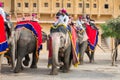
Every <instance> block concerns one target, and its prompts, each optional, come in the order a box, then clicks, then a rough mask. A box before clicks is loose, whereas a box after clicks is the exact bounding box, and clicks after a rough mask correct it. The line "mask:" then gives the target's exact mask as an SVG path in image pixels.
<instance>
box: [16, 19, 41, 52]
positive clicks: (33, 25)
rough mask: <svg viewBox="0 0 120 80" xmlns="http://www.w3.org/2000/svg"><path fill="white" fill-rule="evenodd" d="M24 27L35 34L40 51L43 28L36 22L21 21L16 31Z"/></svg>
mask: <svg viewBox="0 0 120 80" xmlns="http://www.w3.org/2000/svg"><path fill="white" fill-rule="evenodd" d="M22 27H24V28H26V29H29V30H30V31H32V32H33V33H34V34H35V36H36V37H37V48H38V51H39V50H40V49H41V47H42V31H41V29H42V28H41V26H40V25H39V23H38V22H36V21H20V22H18V23H17V26H16V27H15V29H18V28H22Z"/></svg>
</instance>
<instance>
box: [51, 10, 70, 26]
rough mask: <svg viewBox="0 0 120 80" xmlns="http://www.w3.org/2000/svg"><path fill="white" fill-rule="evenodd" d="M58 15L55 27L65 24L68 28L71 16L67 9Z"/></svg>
mask: <svg viewBox="0 0 120 80" xmlns="http://www.w3.org/2000/svg"><path fill="white" fill-rule="evenodd" d="M56 15H57V21H56V22H55V23H54V24H53V25H54V26H57V25H58V24H64V25H65V26H66V27H67V25H68V22H69V16H68V13H67V11H66V10H65V9H62V10H60V11H59V12H58V13H57V14H56Z"/></svg>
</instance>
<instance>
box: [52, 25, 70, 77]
mask: <svg viewBox="0 0 120 80" xmlns="http://www.w3.org/2000/svg"><path fill="white" fill-rule="evenodd" d="M50 38H51V39H52V42H51V43H52V44H51V46H52V47H51V48H52V49H51V50H52V56H51V58H52V69H51V72H50V74H51V75H57V74H58V69H57V67H59V68H60V70H62V71H63V72H68V71H69V68H70V64H71V59H72V58H71V50H72V49H71V48H72V47H71V40H70V37H69V34H68V32H67V29H66V28H64V26H63V25H60V26H59V27H57V28H56V29H52V30H51V34H50Z"/></svg>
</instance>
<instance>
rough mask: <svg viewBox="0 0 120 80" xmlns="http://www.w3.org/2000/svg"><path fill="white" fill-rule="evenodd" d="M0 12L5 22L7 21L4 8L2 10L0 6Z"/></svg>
mask: <svg viewBox="0 0 120 80" xmlns="http://www.w3.org/2000/svg"><path fill="white" fill-rule="evenodd" d="M0 14H1V15H2V17H3V19H4V21H5V22H6V21H7V20H6V15H5V12H4V10H3V9H2V8H1V7H0Z"/></svg>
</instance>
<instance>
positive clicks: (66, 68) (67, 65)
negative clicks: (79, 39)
mask: <svg viewBox="0 0 120 80" xmlns="http://www.w3.org/2000/svg"><path fill="white" fill-rule="evenodd" d="M70 54H71V45H70V46H69V47H68V48H67V49H66V51H65V53H64V55H65V56H64V67H63V72H64V73H67V72H68V71H69V68H70Z"/></svg>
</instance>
